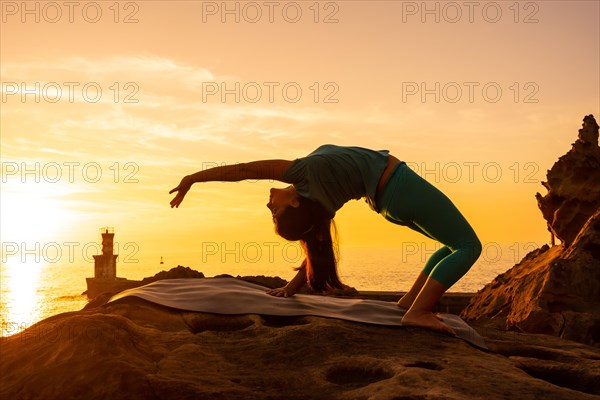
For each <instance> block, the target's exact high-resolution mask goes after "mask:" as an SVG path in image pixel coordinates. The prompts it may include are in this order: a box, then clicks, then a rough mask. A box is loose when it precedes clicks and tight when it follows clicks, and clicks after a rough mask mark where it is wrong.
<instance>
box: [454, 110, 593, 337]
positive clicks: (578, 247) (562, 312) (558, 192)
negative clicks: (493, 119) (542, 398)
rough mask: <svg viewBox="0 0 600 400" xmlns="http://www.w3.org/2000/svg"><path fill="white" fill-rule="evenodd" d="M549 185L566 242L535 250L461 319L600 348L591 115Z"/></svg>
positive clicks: (545, 202)
mask: <svg viewBox="0 0 600 400" xmlns="http://www.w3.org/2000/svg"><path fill="white" fill-rule="evenodd" d="M544 186H545V187H546V188H548V194H547V195H546V196H544V197H542V196H541V195H539V193H538V195H537V198H538V203H539V206H540V209H541V210H542V214H543V215H544V218H545V219H546V221H547V222H548V227H549V229H550V231H551V232H553V233H554V234H555V235H556V236H557V237H558V238H559V239H560V240H561V241H562V242H563V243H562V244H560V245H555V246H552V247H549V246H547V245H546V246H543V247H542V248H540V249H537V250H534V251H533V252H531V253H529V254H528V255H527V256H525V258H524V259H523V260H522V261H521V262H520V263H519V264H517V265H515V266H514V267H513V268H511V269H510V270H508V271H507V272H505V273H504V274H501V275H499V276H498V277H496V278H495V279H494V280H493V281H492V282H491V283H489V284H488V285H486V286H485V287H484V288H483V289H482V290H481V291H479V292H478V293H477V294H476V295H475V296H473V298H472V299H471V302H470V303H469V305H468V306H467V307H466V308H465V310H463V312H462V314H461V316H462V317H463V318H464V319H465V320H478V319H491V320H495V321H496V322H497V323H498V326H500V327H502V328H503V329H514V330H519V331H523V332H533V333H545V334H550V335H554V336H558V337H561V338H566V339H571V340H577V341H580V342H583V343H588V344H599V343H600V149H599V148H598V125H597V124H596V121H595V120H594V118H593V117H592V116H591V115H589V116H587V117H585V119H584V124H583V128H582V129H581V130H580V131H579V138H578V139H577V141H576V142H575V143H574V144H573V147H572V149H571V150H570V151H569V152H568V153H567V154H565V155H564V156H562V157H560V159H559V160H558V161H557V162H556V164H554V166H553V167H552V169H551V170H550V171H548V181H547V182H545V183H544Z"/></svg>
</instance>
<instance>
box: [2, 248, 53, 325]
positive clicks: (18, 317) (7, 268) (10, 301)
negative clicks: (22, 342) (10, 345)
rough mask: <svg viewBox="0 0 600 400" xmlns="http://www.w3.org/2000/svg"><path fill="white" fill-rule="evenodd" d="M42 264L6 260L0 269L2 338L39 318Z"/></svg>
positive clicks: (15, 259)
mask: <svg viewBox="0 0 600 400" xmlns="http://www.w3.org/2000/svg"><path fill="white" fill-rule="evenodd" d="M44 266H45V265H44V263H43V262H34V261H25V262H22V261H21V260H20V259H19V258H9V259H7V260H6V262H5V263H2V265H1V267H0V282H1V284H0V320H1V323H2V331H1V334H2V336H9V335H14V334H15V333H18V332H20V331H22V330H24V329H25V328H27V327H28V326H30V325H31V324H33V323H35V322H37V321H38V320H39V319H40V304H41V299H40V298H39V286H40V275H41V271H42V269H43V268H44Z"/></svg>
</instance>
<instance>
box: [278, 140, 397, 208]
mask: <svg viewBox="0 0 600 400" xmlns="http://www.w3.org/2000/svg"><path fill="white" fill-rule="evenodd" d="M388 154H389V151H388V150H377V151H376V150H370V149H365V148H362V147H343V146H335V145H332V144H326V145H323V146H320V147H319V148H318V149H316V150H315V151H313V152H312V153H310V154H309V155H307V156H306V157H303V158H298V159H296V160H294V161H293V162H292V164H291V165H290V167H289V168H288V169H287V171H285V173H284V174H283V178H282V181H283V182H287V183H291V184H293V185H294V187H295V188H296V191H297V192H298V194H300V195H301V196H304V197H307V198H309V199H311V200H314V201H318V202H319V203H321V205H322V206H323V207H325V208H326V209H327V210H328V211H330V212H331V213H332V214H335V212H336V211H337V210H339V209H340V208H341V207H342V205H344V203H346V202H347V201H348V200H350V199H356V200H358V199H360V198H362V197H365V198H366V199H365V200H366V201H367V203H369V205H370V206H371V208H373V209H374V210H376V208H375V206H374V205H375V193H376V191H377V183H378V182H379V177H380V176H381V174H382V172H383V170H384V169H385V167H386V166H387V162H388Z"/></svg>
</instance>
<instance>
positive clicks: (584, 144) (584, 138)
mask: <svg viewBox="0 0 600 400" xmlns="http://www.w3.org/2000/svg"><path fill="white" fill-rule="evenodd" d="M547 179H548V181H547V182H542V185H544V187H545V188H546V189H547V190H548V193H547V194H546V195H545V196H542V195H541V194H540V193H537V194H536V196H535V197H536V199H537V201H538V206H539V207H540V210H541V211H542V215H543V216H544V219H545V220H546V221H548V229H549V230H550V232H551V233H552V234H553V235H554V236H556V237H558V238H559V239H560V240H561V241H562V242H563V243H564V244H565V245H566V246H568V245H570V244H571V243H572V242H573V240H574V239H575V237H576V236H577V234H579V232H580V230H581V228H582V227H583V225H584V224H585V223H586V221H587V220H588V219H589V218H590V217H591V216H592V214H594V213H595V212H596V210H598V208H599V207H600V147H598V124H597V123H596V120H595V119H594V117H593V116H592V115H588V116H586V117H585V118H584V119H583V128H581V129H580V130H579V137H578V138H577V140H576V141H575V143H573V147H572V148H571V150H569V152H567V154H565V155H563V156H562V157H560V158H559V159H558V161H557V162H556V163H554V166H553V167H552V169H550V170H549V171H548V174H547Z"/></svg>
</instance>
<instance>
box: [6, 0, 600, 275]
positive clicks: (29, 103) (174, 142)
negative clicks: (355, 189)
mask: <svg viewBox="0 0 600 400" xmlns="http://www.w3.org/2000/svg"><path fill="white" fill-rule="evenodd" d="M599 4H600V3H599V2H598V1H518V2H517V1H497V2H490V1H474V2H460V1H459V2H445V1H427V2H420V1H419V2H413V1H319V2H317V1H296V2H289V1H288V2H279V1H272V2H262V1H258V2H236V1H229V2H221V1H218V2H212V1H208V2H207V1H194V0H187V1H112V0H111V1H96V2H89V1H88V2H79V1H74V2H61V1H58V2H42V1H29V2H21V1H1V2H0V11H1V21H0V22H1V25H0V74H1V78H0V81H1V87H0V94H1V96H2V98H1V102H0V134H1V162H2V182H1V186H2V190H1V197H0V204H1V218H0V220H1V222H0V228H1V241H2V261H3V262H6V261H7V260H8V259H10V258H11V257H21V258H23V257H32V256H33V257H42V258H45V259H47V260H50V261H52V262H58V263H60V262H67V261H68V262H81V259H82V258H83V259H86V260H89V259H90V257H89V256H90V254H96V253H97V251H96V250H97V247H93V246H89V245H90V244H92V245H93V244H97V243H98V241H99V235H98V232H99V229H100V228H101V227H104V226H110V227H114V229H115V232H116V236H115V240H116V241H117V242H118V243H119V246H120V248H119V251H120V254H121V256H120V257H121V258H120V260H121V262H122V261H124V260H127V259H128V258H129V260H141V261H140V262H156V261H157V260H158V259H159V257H161V256H162V257H164V258H165V259H166V260H167V261H169V262H173V263H183V264H185V263H193V262H194V261H197V260H198V257H200V256H201V255H202V254H208V252H210V253H211V254H213V253H217V252H220V251H230V252H232V251H233V252H235V251H242V250H240V249H244V248H247V247H248V245H249V244H254V245H253V246H254V247H253V248H255V247H257V246H258V248H261V249H263V250H264V251H267V250H268V249H274V248H277V249H278V250H277V251H279V249H282V248H283V247H282V246H283V245H284V242H283V241H282V240H281V239H279V238H277V237H276V236H275V234H274V232H273V226H272V222H271V216H270V212H269V210H268V209H267V208H266V206H265V205H266V203H267V201H268V189H269V188H270V187H282V186H283V184H281V183H279V182H269V181H251V182H239V183H221V182H211V183H202V184H196V185H194V187H193V188H192V190H191V191H190V193H188V196H187V197H186V199H185V200H184V202H183V204H182V206H181V207H180V208H179V209H171V208H170V207H169V201H170V199H171V198H172V196H171V195H169V194H168V191H169V190H170V189H172V188H174V187H175V186H177V184H178V183H179V181H180V180H181V178H182V177H183V176H184V175H187V174H190V173H193V172H196V171H198V170H201V169H206V168H209V167H211V166H216V165H223V164H225V165H231V164H236V163H240V162H247V161H253V160H260V159H290V160H293V159H295V158H299V157H302V156H304V155H306V154H308V153H310V152H311V151H312V150H314V149H315V148H316V147H318V146H319V145H321V144H324V143H335V144H339V145H354V146H362V147H368V148H373V149H388V150H390V152H391V153H392V154H394V155H395V156H396V157H398V158H399V159H401V160H404V161H406V162H407V163H408V164H409V166H411V167H412V168H413V169H415V170H416V171H417V172H419V173H420V174H421V175H422V176H424V177H425V178H426V179H428V180H429V181H430V182H432V183H433V184H434V185H436V186H437V187H439V188H440V189H441V190H442V191H443V192H444V193H446V194H447V195H448V196H449V197H450V198H451V199H452V200H453V202H454V203H455V204H456V205H457V206H458V207H459V209H460V210H461V211H462V212H463V214H464V215H465V216H466V217H467V219H468V220H469V221H470V222H471V224H472V225H473V227H474V228H475V230H476V232H477V233H478V235H479V237H480V239H481V240H482V242H483V243H484V246H485V245H486V244H493V243H504V244H506V243H509V244H510V243H513V244H515V245H516V246H517V247H520V248H527V247H530V246H531V245H532V243H533V244H535V245H542V244H544V243H546V242H548V241H549V233H548V231H547V229H546V223H545V221H544V220H543V219H542V216H541V213H540V211H539V210H538V208H537V203H536V200H535V193H536V192H541V193H542V194H545V193H546V191H545V189H544V188H543V187H542V185H541V181H543V180H544V179H545V175H546V171H547V170H548V169H549V168H551V166H552V164H553V163H554V162H555V161H556V160H557V159H558V157H559V156H561V155H562V154H564V153H566V152H567V151H568V150H569V149H570V147H571V143H573V142H574V141H575V139H576V138H577V130H578V129H579V128H580V127H581V123H582V119H583V117H584V116H585V115H587V114H594V116H595V117H596V118H598V115H599V111H600V81H599V76H600V73H599V71H600V54H599V51H600V50H599V49H600V43H599V41H600V26H599V21H600V5H599ZM336 221H337V224H338V228H339V233H340V244H341V245H342V246H347V247H349V248H352V247H357V248H379V247H394V246H399V244H400V243H406V242H411V241H414V242H420V241H422V240H423V239H422V237H420V236H419V235H418V234H416V233H413V232H411V231H410V230H408V229H405V228H401V227H398V226H395V225H393V224H390V223H388V222H386V221H385V220H384V219H383V218H382V217H381V216H378V215H377V214H375V213H373V211H371V210H370V209H369V207H368V206H367V205H366V204H365V203H364V202H363V201H350V202H349V203H348V204H347V205H346V206H344V208H342V209H341V210H340V211H338V213H337V216H336ZM273 243H276V245H275V244H273ZM236 246H237V247H236ZM245 246H246V247H245ZM236 249H237V250H236ZM86 257H87V258H86Z"/></svg>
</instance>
